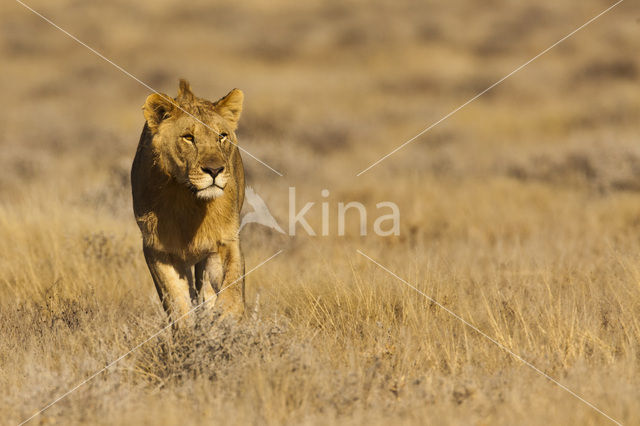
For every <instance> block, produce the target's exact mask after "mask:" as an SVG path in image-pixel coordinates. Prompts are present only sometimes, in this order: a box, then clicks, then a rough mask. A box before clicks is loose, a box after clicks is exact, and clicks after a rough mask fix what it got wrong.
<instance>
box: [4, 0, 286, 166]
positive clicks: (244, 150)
mask: <svg viewBox="0 0 640 426" xmlns="http://www.w3.org/2000/svg"><path fill="white" fill-rule="evenodd" d="M15 1H16V2H17V3H19V4H21V5H22V6H24V7H25V8H26V9H29V10H30V11H31V12H33V13H34V14H35V15H37V16H39V17H40V18H42V19H43V20H44V21H46V22H47V23H49V24H51V25H52V26H53V27H55V28H56V29H58V30H60V31H61V32H63V33H64V34H66V35H67V36H68V37H69V38H71V39H72V40H74V41H75V42H77V43H78V44H80V45H82V46H84V47H86V48H87V49H89V51H91V52H92V53H93V54H95V55H96V56H98V57H100V58H101V59H103V60H105V61H106V62H108V63H110V64H111V65H113V66H114V67H116V68H117V69H118V70H119V71H121V72H122V73H124V74H125V75H127V76H128V77H131V78H132V79H134V80H135V81H137V82H138V83H140V84H141V85H142V86H144V87H146V88H147V89H149V90H151V91H152V92H153V93H156V94H158V95H160V96H162V97H163V98H165V99H166V100H168V101H169V102H171V103H173V104H174V105H175V106H177V107H178V108H179V109H180V110H182V112H184V113H186V114H188V115H190V116H191V117H192V118H193V119H195V120H196V121H197V122H199V123H200V124H202V125H203V126H205V127H206V128H208V129H209V130H211V131H212V132H214V133H216V134H217V135H218V136H220V134H219V133H218V132H216V131H215V130H214V129H212V128H211V127H209V126H208V125H207V124H206V123H203V122H202V120H200V119H199V118H198V117H196V116H194V115H193V114H191V113H190V112H189V111H186V110H185V109H184V108H182V107H181V106H180V105H178V103H177V102H176V101H174V100H173V99H171V98H170V97H168V96H166V95H164V94H162V93H160V92H158V91H157V90H156V89H154V88H153V87H151V86H149V85H148V84H147V83H145V82H144V81H142V80H140V79H139V78H138V77H136V76H135V75H133V74H131V73H130V72H129V71H127V70H125V69H124V68H122V67H121V66H120V65H118V64H116V63H115V62H113V61H112V60H110V59H109V58H107V57H106V56H104V55H103V54H102V53H100V52H98V51H97V50H95V49H94V48H93V47H91V46H89V45H88V44H86V43H85V42H83V41H82V40H80V39H79V38H77V37H76V36H74V35H73V34H71V33H70V32H68V31H67V30H65V29H64V28H62V27H60V26H58V25H57V24H56V23H54V22H53V21H51V20H50V19H49V18H47V17H46V16H44V15H42V14H41V13H39V12H38V11H36V10H34V9H33V8H31V7H30V6H29V5H27V4H25V3H24V2H22V1H20V0H15ZM229 142H231V141H229ZM231 143H232V144H233V145H235V146H237V147H238V149H240V151H242V152H244V153H245V154H247V155H248V156H249V157H251V158H253V159H254V160H256V161H257V162H258V163H260V164H262V165H263V166H265V167H266V168H268V169H269V170H271V171H272V172H274V173H275V174H277V175H278V176H283V174H282V173H280V172H279V171H277V170H276V169H274V168H273V167H271V166H270V165H268V164H267V163H265V162H264V161H262V160H261V159H259V158H258V157H256V156H255V155H253V154H252V153H250V152H249V151H247V150H246V149H244V148H242V147H241V146H239V145H237V144H235V143H233V142H231Z"/></svg>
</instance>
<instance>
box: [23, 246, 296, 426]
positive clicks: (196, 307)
mask: <svg viewBox="0 0 640 426" xmlns="http://www.w3.org/2000/svg"><path fill="white" fill-rule="evenodd" d="M283 251H284V250H278V251H277V252H276V253H275V254H273V255H272V256H271V257H269V258H268V259H267V260H264V261H262V262H261V263H259V264H258V265H257V266H254V267H253V268H252V269H251V270H250V271H249V272H246V273H245V274H244V275H243V276H241V277H240V278H238V279H236V280H235V281H233V282H232V283H231V284H229V285H227V286H226V287H223V288H222V289H221V290H220V291H219V292H218V293H216V296H217V295H219V294H220V293H222V292H223V291H225V290H226V289H228V288H229V287H231V286H232V285H234V284H235V283H237V282H238V281H240V280H242V279H243V278H244V277H246V276H247V275H249V274H250V273H251V272H253V271H255V270H256V269H258V268H259V267H261V266H262V265H264V264H265V263H267V262H268V261H270V260H271V259H273V258H274V257H276V256H277V255H279V254H280V253H282V252H283ZM212 298H213V297H210V298H208V299H205V300H204V301H203V302H202V303H200V304H199V305H197V306H195V307H194V308H193V309H191V310H190V311H189V312H187V313H185V314H183V315H182V316H181V317H179V318H178V319H176V320H175V321H172V322H170V323H169V324H168V325H166V326H165V327H162V328H161V329H160V330H158V331H157V332H155V333H154V334H152V335H151V336H149V337H148V338H147V339H146V340H144V341H143V342H141V343H139V344H137V345H136V346H134V347H133V348H131V349H130V350H129V351H127V352H126V353H124V354H122V355H121V356H119V357H118V358H116V359H115V360H114V361H111V362H110V363H109V364H107V365H106V366H105V367H104V368H102V369H100V370H98V371H96V372H95V373H93V374H92V375H91V376H89V377H87V378H86V379H84V380H83V381H81V382H80V383H78V384H77V385H76V386H74V387H73V388H71V389H70V390H68V391H67V392H65V393H63V394H62V395H60V396H59V397H57V398H56V399H54V400H53V401H51V402H50V403H48V404H47V405H45V406H44V407H43V408H41V409H40V410H38V411H37V412H35V413H34V414H33V415H32V416H31V417H29V418H28V419H26V420H23V421H22V422H21V423H20V424H19V425H18V426H22V425H23V424H25V423H27V422H28V421H30V420H31V419H33V418H34V417H36V416H38V415H40V414H42V413H43V412H44V411H46V410H47V409H49V408H51V407H52V406H53V405H55V404H57V403H58V402H60V401H61V400H63V399H64V398H66V397H67V396H69V395H71V394H72V393H73V392H75V391H76V390H78V389H79V388H80V387H82V386H83V385H85V384H87V383H88V382H90V381H91V380H93V379H94V378H95V377H97V376H99V375H100V374H101V373H102V372H104V371H106V370H108V369H109V368H111V367H113V366H114V365H115V364H117V363H118V362H119V361H121V360H123V359H124V358H125V357H127V356H128V355H129V354H131V353H132V352H134V351H136V350H137V349H139V348H140V347H141V346H143V345H144V344H145V343H147V342H149V341H150V340H152V339H154V338H155V337H157V336H158V335H160V334H161V333H162V332H164V331H165V330H167V329H168V328H169V327H171V326H173V325H174V324H175V323H177V322H178V321H180V320H182V319H184V318H185V317H187V316H189V315H191V314H192V313H193V312H195V311H196V310H198V309H199V308H200V307H201V306H203V305H204V304H205V303H207V302H208V301H209V300H211V299H212Z"/></svg>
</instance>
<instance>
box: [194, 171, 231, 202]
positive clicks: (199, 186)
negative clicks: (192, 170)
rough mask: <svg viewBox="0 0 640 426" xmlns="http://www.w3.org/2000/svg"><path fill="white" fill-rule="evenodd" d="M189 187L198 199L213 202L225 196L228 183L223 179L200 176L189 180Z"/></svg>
mask: <svg viewBox="0 0 640 426" xmlns="http://www.w3.org/2000/svg"><path fill="white" fill-rule="evenodd" d="M187 186H188V188H189V189H190V190H191V192H193V194H194V195H195V196H196V197H197V198H199V199H203V200H211V199H214V198H218V197H220V196H222V195H223V194H224V189H225V187H226V186H227V182H226V179H221V177H216V179H213V178H211V177H209V176H198V177H195V178H191V179H189V182H188V184H187Z"/></svg>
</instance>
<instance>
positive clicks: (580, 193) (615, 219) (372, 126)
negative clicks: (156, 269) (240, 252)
mask: <svg viewBox="0 0 640 426" xmlns="http://www.w3.org/2000/svg"><path fill="white" fill-rule="evenodd" d="M63 3H64V2H63ZM251 3H252V5H251V6H247V5H234V6H228V7H221V6H216V7H213V8H212V7H210V6H207V5H204V4H199V3H194V4H190V5H189V7H188V9H184V8H183V6H180V5H178V4H174V3H173V2H169V1H164V2H156V3H154V5H155V6H151V3H149V4H148V5H147V4H144V3H143V4H141V5H137V6H131V5H129V4H126V5H125V4H124V3H123V4H121V5H118V4H115V3H114V4H105V5H100V6H98V5H89V4H87V5H76V6H74V8H73V9H64V8H63V7H62V6H64V5H63V4H61V5H56V6H53V5H48V4H47V5H45V4H44V3H42V4H37V3H36V4H34V6H36V7H38V8H42V10H43V11H44V12H46V13H47V14H48V15H49V16H50V17H51V18H53V19H54V20H56V21H59V20H62V22H61V24H63V26H65V27H68V28H69V29H70V30H74V31H72V32H74V33H76V34H77V35H78V36H80V37H81V38H82V39H84V40H86V41H87V42H89V43H90V44H92V45H95V46H97V47H99V48H100V49H101V50H102V51H104V52H105V53H106V54H107V55H108V56H111V57H113V59H114V60H116V62H118V63H120V64H121V65H123V66H124V67H125V68H127V69H130V70H131V71H132V72H133V73H134V74H136V75H138V76H140V77H141V78H142V79H143V80H145V81H149V82H150V83H151V84H152V85H154V87H157V88H158V89H161V90H163V91H166V92H167V93H169V94H175V91H176V88H177V78H178V77H181V76H182V77H187V78H189V79H190V80H191V83H192V86H193V87H194V90H195V91H196V93H198V94H208V95H209V96H210V97H211V98H216V97H218V96H220V95H222V94H224V93H226V92H227V91H228V89H230V88H231V87H240V88H242V89H243V90H244V91H245V93H246V94H247V103H246V108H245V116H244V117H243V119H242V120H241V123H240V130H239V139H240V141H241V144H243V146H244V147H245V148H246V149H248V150H249V151H251V152H252V153H253V154H255V155H257V156H258V157H260V158H261V159H263V160H265V161H267V162H268V163H269V164H272V165H273V166H274V167H275V168H276V169H279V170H283V171H285V172H286V176H285V177H284V178H278V177H277V176H276V175H274V174H273V173H271V172H270V171H269V170H268V169H266V168H264V167H262V166H260V165H259V164H258V163H256V162H254V161H253V160H249V159H248V158H246V157H245V163H246V165H247V173H248V177H249V178H248V184H249V185H251V186H253V187H254V188H255V189H256V191H257V192H258V194H260V195H261V196H262V197H263V198H264V200H265V201H266V202H267V204H268V205H269V207H270V208H271V210H272V212H273V213H274V215H275V216H276V217H277V218H278V219H279V220H280V222H281V225H282V226H283V228H286V217H287V211H288V204H287V203H288V201H287V200H288V192H287V189H288V187H289V186H296V188H297V196H298V206H299V207H300V206H301V205H302V204H303V203H304V202H307V201H315V202H316V206H315V207H314V209H312V212H311V213H310V214H309V215H308V216H309V221H310V223H311V224H312V226H313V227H314V228H315V229H316V230H319V229H320V217H319V215H320V207H319V205H318V204H319V203H320V202H322V201H324V200H323V199H322V198H321V197H320V191H321V189H323V188H328V189H330V191H331V195H330V197H329V198H328V201H329V202H330V205H331V208H332V214H333V213H335V210H336V208H337V207H336V206H337V203H338V202H341V201H342V202H348V201H361V202H362V203H363V204H365V205H366V206H367V207H368V209H369V213H370V218H369V233H370V235H368V236H367V237H360V236H359V235H358V223H357V222H356V221H351V220H349V221H348V222H347V225H348V229H347V235H346V236H344V237H338V236H336V234H337V219H336V218H335V216H332V217H331V218H330V225H331V234H332V235H331V236H329V237H314V238H312V237H306V236H304V235H299V236H296V237H295V238H290V237H285V236H282V235H279V234H275V233H273V232H271V231H269V230H267V229H264V228H261V227H259V226H257V225H249V226H248V227H247V228H246V229H244V230H243V232H242V239H243V247H244V251H245V254H246V258H247V268H248V269H250V268H251V267H252V266H254V265H257V264H258V263H260V262H261V261H263V260H264V259H266V258H267V257H269V256H270V255H271V254H273V253H275V252H276V251H277V250H279V249H285V252H284V253H283V254H282V255H280V256H278V257H276V258H275V259H274V260H273V261H272V262H270V263H268V264H266V265H265V266H264V267H262V268H260V269H258V270H256V271H255V272H253V273H252V274H251V275H249V277H248V278H247V300H248V304H249V306H248V312H249V313H248V315H247V319H246V321H244V322H243V323H242V324H239V325H230V324H218V325H215V326H213V327H211V326H210V325H207V324H204V323H203V324H201V325H200V326H199V327H198V328H196V329H194V330H187V331H181V332H180V333H172V332H170V331H167V332H166V333H162V334H161V335H159V336H158V337H157V338H156V339H153V340H151V341H150V342H148V343H147V344H145V345H144V346H142V347H141V348H140V349H139V350H137V351H135V352H133V353H131V354H130V355H129V356H127V357H126V358H124V359H123V360H122V361H121V362H119V363H118V364H116V365H115V366H113V367H112V368H111V369H109V370H108V371H106V372H104V373H103V374H101V375H99V376H98V377H96V378H95V379H94V380H92V381H91V382H89V383H87V384H86V385H85V386H83V387H81V388H80V389H78V390H77V391H76V392H74V393H73V394H71V395H69V396H68V397H67V398H65V399H63V400H61V401H60V402H59V403H57V404H56V405H54V406H53V407H51V408H50V409H49V410H47V411H46V412H45V413H43V414H42V415H41V416H39V417H37V418H36V419H34V420H33V422H34V423H40V424H52V423H57V424H154V425H163V424H167V425H168V424H187V425H188V424H210V423H214V424H238V425H240V424H269V425H276V424H323V425H324V424H343V425H349V424H370V425H378V424H380V425H382V424H390V423H391V424H500V425H502V424H608V423H610V422H609V421H608V420H607V419H606V418H605V417H604V416H602V415H601V414H599V413H597V412H596V411H595V410H593V409H591V408H589V407H588V406H586V405H585V404H583V403H582V402H580V401H579V400H577V399H576V398H574V397H573V396H571V395H570V394H568V393H567V392H565V391H564V390H562V389H560V388H559V387H558V386H556V385H555V384H553V383H551V382H549V381H547V380H546V379H545V378H543V377H542V376H540V375H539V374H537V373H536V372H534V371H532V370H531V369H530V368H528V367H526V366H524V365H523V364H522V363H520V362H519V361H517V360H515V359H514V358H512V357H511V356H510V355H509V354H507V353H506V352H504V351H502V350H501V349H500V348H498V347H497V346H496V345H494V344H493V343H491V342H490V341H488V340H487V339H485V338H484V337H482V336H480V335H478V333H476V332H475V331H473V330H472V329H470V328H469V327H466V326H465V325H464V324H462V323H461V322H460V321H459V320H457V319H455V318H453V317H452V316H450V315H449V314H448V313H447V312H445V311H444V310H442V309H440V308H439V307H438V306H437V305H435V304H434V303H431V302H430V301H429V300H428V299H426V298H424V297H422V296H420V295H419V294H417V293H416V292H415V291H413V290H412V289H410V288H408V287H407V286H406V285H404V284H403V283H402V282H400V281H399V280H397V279H395V278H393V277H391V276H390V275H389V274H387V273H386V272H384V271H383V270H381V269H380V268H378V267H377V266H375V265H374V264H372V263H371V262H369V261H368V260H366V259H365V258H363V257H362V256H360V255H358V254H357V252H356V250H357V249H360V250H362V251H363V252H364V253H366V254H367V255H369V256H371V257H372V258H374V259H376V260H377V261H379V262H380V263H381V264H383V265H385V267H387V268H389V269H390V270H392V271H394V272H395V273H397V274H398V275H399V276H400V277H403V278H404V279H406V280H407V281H409V282H411V283H412V284H413V285H415V286H416V287H418V288H419V289H421V291H424V292H425V293H426V294H428V295H429V296H431V297H432V298H433V299H435V300H436V301H438V302H439V303H441V304H442V305H444V306H445V307H446V308H447V309H450V310H451V311H453V312H456V313H457V314H458V315H460V316H461V317H463V318H465V320H467V321H469V322H470V323H472V324H473V325H474V326H476V327H478V328H479V329H481V330H482V331H483V332H485V333H487V334H488V335H489V336H491V337H492V338H493V339H495V340H496V341H498V342H500V343H501V344H502V345H504V346H506V347H508V348H509V349H511V350H513V351H514V352H515V353H518V354H519V355H521V356H522V357H523V358H525V359H527V360H528V361H530V362H531V363H533V364H534V365H536V366H537V367H538V368H540V369H541V370H543V371H545V372H546V373H548V374H549V375H551V376H552V377H554V378H555V379H557V380H558V381H560V382H561V383H563V384H564V385H566V386H567V387H569V388H570V389H572V390H573V391H575V392H576V393H577V394H579V395H581V396H582V397H584V398H585V399H586V400H588V401H590V402H591V403H593V404H594V405H596V406H597V407H599V408H600V409H602V410H603V411H604V412H606V413H607V414H608V415H610V416H611V417H613V418H615V419H616V420H618V421H620V422H622V423H625V424H633V423H634V422H637V419H638V418H640V406H639V405H638V403H637V401H638V400H639V399H640V392H639V390H640V371H639V366H640V343H639V342H640V215H639V213H638V212H639V210H638V205H639V200H640V196H639V194H640V192H638V191H639V189H640V172H639V170H640V150H639V148H638V146H639V145H638V129H637V116H638V112H639V111H640V104H639V102H638V99H640V96H639V95H640V92H639V89H638V85H637V78H638V66H639V65H638V60H637V55H636V54H635V52H636V51H637V48H638V45H637V41H636V40H637V37H634V35H635V34H636V33H637V28H638V27H637V23H636V22H635V21H634V19H635V16H637V12H638V11H639V9H638V6H637V5H636V4H632V3H628V4H627V3H626V2H625V3H623V4H622V5H621V6H619V8H620V9H619V10H616V11H613V12H611V14H610V15H607V16H606V17H603V18H602V19H601V20H600V21H598V22H596V23H594V24H593V26H591V27H589V28H588V29H586V30H585V31H584V32H582V33H579V34H578V35H576V37H575V38H573V39H571V40H569V41H567V43H566V45H563V46H562V47H558V49H557V50H556V51H552V52H550V53H549V54H548V55H547V56H545V57H544V58H541V59H540V60H539V61H538V62H536V63H535V64H532V65H531V66H530V67H528V68H527V69H525V70H523V71H522V73H521V74H518V75H517V76H514V77H513V79H511V80H509V81H507V82H505V83H504V85H503V86H501V87H500V88H498V89H496V90H495V91H494V92H492V93H490V94H487V95H486V96H485V97H483V98H481V99H479V100H478V101H476V102H475V103H474V104H472V105H470V106H469V107H468V108H467V109H465V110H463V111H461V112H460V113H458V114H457V115H456V116H454V117H452V118H451V119H450V120H448V121H447V122H445V123H443V124H442V125H441V126H439V127H438V128H436V129H434V130H433V131H432V132H430V133H429V134H427V135H425V136H424V137H423V138H421V139H420V140H418V141H416V142H415V143H414V144H412V145H410V146H408V147H407V148H405V149H404V150H403V151H401V152H399V153H397V154H396V155H394V156H392V157H390V158H389V159H388V160H387V161H385V162H384V163H382V164H381V165H379V166H378V167H376V168H374V169H372V170H370V171H369V172H367V173H366V174H364V175H363V176H362V177H360V178H356V177H355V174H356V173H357V172H358V171H359V170H362V169H363V168H364V167H366V166H367V165H368V164H370V162H372V161H374V160H376V159H377V158H379V157H380V156H381V155H383V154H385V153H386V152H388V151H390V150H391V149H392V148H393V147H395V146H397V145H398V144H399V143H401V142H403V141H404V140H406V139H408V138H409V137H411V136H413V134H415V133H416V132H417V131H419V130H420V129H422V128H424V127H425V126H426V125H428V124H430V123H431V122H434V121H436V120H437V119H438V118H440V117H441V116H442V115H444V114H446V113H448V112H449V111H450V110H452V109H453V108H455V107H456V106H458V105H459V104H461V103H462V102H464V101H465V100H467V99H468V98H470V97H471V96H473V95H474V94H475V93H476V92H477V91H478V90H481V89H483V88H484V87H486V86H487V85H488V84H490V83H492V82H493V81H495V80H497V79H499V78H500V77H502V76H503V75H504V74H506V73H507V72H509V71H511V70H512V69H513V68H515V67H516V66H517V65H519V64H521V63H522V62H524V61H526V60H527V59H529V58H530V57H532V56H533V55H535V54H536V53H538V52H539V51H540V50H542V49H543V48H545V47H546V46H548V45H549V44H551V43H553V42H554V41H556V40H557V39H559V38H560V37H561V36H563V35H564V34H566V33H568V32H569V31H570V30H572V29H573V28H575V27H577V26H578V25H580V24H582V23H583V22H584V21H586V20H587V19H589V18H590V17H592V16H594V15H595V14H597V13H598V12H599V11H600V10H602V9H603V8H604V7H605V6H604V5H603V4H602V3H601V2H599V1H587V2H582V3H580V4H573V5H571V4H569V3H566V4H565V3H559V2H552V1H545V2H542V3H540V4H537V5H536V6H525V5H522V4H519V3H518V4H515V3H510V2H503V1H498V2H495V5H494V6H493V7H491V8H486V7H485V6H482V7H481V6H480V5H479V4H471V3H469V2H462V1H459V2H447V3H446V4H444V3H443V4H431V3H425V4H422V5H416V4H413V3H410V2H406V3H405V2H393V3H392V2H389V3H386V4H383V5H380V6H378V7H377V8H371V7H370V6H369V5H368V4H364V3H362V4H360V3H358V4H353V5H350V6H345V5H342V4H340V3H334V2H330V3H324V2H307V3H301V4H298V5H296V6H295V7H293V6H290V5H284V4H276V3H270V4H269V5H266V4H262V3H260V4H258V3H257V2H251ZM2 7H3V9H6V10H3V14H2V17H1V18H0V21H1V22H2V23H3V26H2V28H7V30H6V33H5V38H4V41H5V43H4V45H2V50H1V51H0V55H1V56H2V58H3V60H4V61H3V68H2V70H0V77H3V81H5V82H8V81H9V82H12V83H11V84H6V87H4V88H3V91H4V93H5V98H6V99H7V102H8V105H11V108H8V109H7V110H6V111H5V112H4V115H3V118H1V119H0V123H2V125H3V131H4V132H3V133H2V135H3V136H2V138H1V139H0V144H1V146H0V148H1V149H2V150H3V156H2V157H0V197H1V198H0V237H2V238H0V253H2V256H1V257H0V336H2V338H1V339H0V388H1V389H3V397H2V398H1V399H0V413H2V416H1V417H2V422H1V423H3V424H4V423H6V424H16V423H19V422H20V421H22V420H24V419H26V418H27V417H29V416H30V415H31V414H33V413H34V412H35V411H37V410H38V409H39V408H41V407H43V406H44V405H45V404H47V403H48V402H50V401H52V400H53V399H55V398H56V397H58V396H59V395H61V394H63V393H64V392H65V391H67V390H68V389H70V388H71V387H72V386H74V385H75V384H77V383H79V382H81V381H82V380H83V379H85V378H86V377H89V376H90V375H91V374H93V373H94V372H95V371H98V370H100V369H101V368H103V367H104V366H105V365H107V364H108V363H109V362H111V361H113V360H115V359H116V358H118V357H119V356H120V355H122V354H124V353H126V352H127V351H128V350H129V349H130V348H132V347H134V346H136V345H137V344H139V343H140V342H142V341H144V340H145V339H146V338H147V337H148V336H150V335H151V334H153V333H155V332H156V331H157V330H159V329H160V328H161V327H163V326H164V325H165V324H166V317H165V315H164V312H163V311H162V309H161V306H160V304H159V302H158V300H157V296H156V294H155V290H154V288H153V285H152V282H151V279H150V276H149V273H148V271H147V269H146V266H145V264H144V260H143V258H142V253H141V250H140V245H141V241H140V237H139V234H138V231H137V229H136V226H135V223H134V220H133V217H132V213H131V211H130V198H129V197H130V195H129V182H128V176H127V173H128V167H129V164H130V161H131V159H132V157H133V153H134V150H135V146H136V143H137V138H138V135H139V131H140V127H141V125H142V121H141V120H142V114H141V112H140V111H139V108H140V106H141V105H142V102H143V100H144V97H145V95H146V93H145V92H144V90H143V88H140V87H136V86H135V84H134V83H133V82H131V81H129V80H127V79H126V78H125V77H123V76H122V75H119V74H117V72H116V71H114V70H113V69H111V68H110V67H109V66H108V65H107V64H103V63H100V62H99V61H98V60H97V59H95V58H94V57H92V56H90V55H89V54H88V53H87V52H86V51H83V50H82V49H81V48H79V47H78V46H76V45H74V44H73V43H72V42H70V41H69V40H67V39H65V38H64V36H62V35H61V34H59V33H56V32H54V30H51V29H50V28H47V27H46V25H45V24H44V23H42V22H41V21H38V20H37V18H35V17H33V16H30V15H28V14H27V13H26V12H25V11H24V10H22V9H20V8H18V6H16V7H15V8H13V9H11V8H10V7H8V6H2ZM131 7H133V9H130V8H131ZM125 11H126V13H125ZM4 12H6V13H4ZM136 16H137V18H136ZM63 17H64V19H62V18H63ZM88 17H90V18H91V19H89V18H88ZM56 18H57V19H56ZM101 19H104V21H102V20H101ZM107 21H108V22H117V29H118V31H114V28H113V26H112V25H111V24H109V25H107ZM231 21H234V22H233V23H232V22H231ZM16 23H19V25H18V24H16ZM5 24H6V25H5ZM158 26H162V27H163V28H167V31H168V33H167V34H166V38H164V39H162V41H159V40H158V38H157V37H158V36H157V35H154V36H152V35H151V34H155V33H154V32H153V31H152V30H154V28H156V29H157V28H158ZM154 31H155V30H154ZM60 58H64V60H61V59H60ZM4 64H6V66H4ZM212 70H215V73H214V74H215V75H212V72H213V71H212ZM5 154H6V155H5ZM384 200H389V201H393V202H395V203H397V204H398V206H399V207H400V211H401V230H400V235H399V236H398V237H390V238H381V237H376V236H375V235H373V233H372V232H371V227H372V223H373V220H374V219H375V217H376V213H375V212H376V209H375V204H376V203H377V202H379V201H384ZM298 231H299V232H302V233H304V231H302V230H301V229H299V230H298Z"/></svg>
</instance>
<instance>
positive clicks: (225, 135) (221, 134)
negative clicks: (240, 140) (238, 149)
mask: <svg viewBox="0 0 640 426" xmlns="http://www.w3.org/2000/svg"><path fill="white" fill-rule="evenodd" d="M227 136H229V135H228V134H226V133H220V142H225V141H226V140H227Z"/></svg>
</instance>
